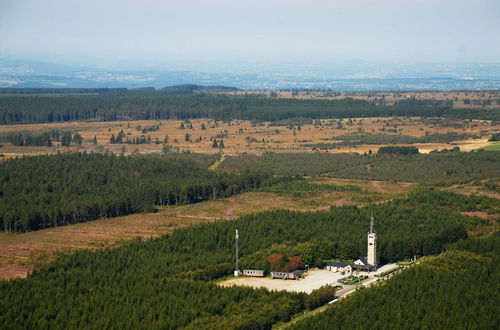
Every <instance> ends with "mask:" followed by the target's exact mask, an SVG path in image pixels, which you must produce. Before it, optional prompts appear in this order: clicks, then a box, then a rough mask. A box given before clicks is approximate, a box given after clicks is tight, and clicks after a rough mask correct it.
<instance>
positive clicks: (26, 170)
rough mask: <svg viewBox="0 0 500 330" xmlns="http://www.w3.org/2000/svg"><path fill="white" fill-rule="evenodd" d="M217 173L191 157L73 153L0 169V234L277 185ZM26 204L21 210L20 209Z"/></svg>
mask: <svg viewBox="0 0 500 330" xmlns="http://www.w3.org/2000/svg"><path fill="white" fill-rule="evenodd" d="M276 180H277V179H273V178H272V176H271V175H266V174H263V173H256V172H252V171H246V172H244V173H243V174H241V175H236V174H216V173H214V172H211V171H208V170H207V169H206V167H205V168H203V167H201V166H200V164H198V163H197V162H195V161H194V160H192V159H190V158H188V157H182V156H176V155H171V156H169V155H149V156H115V155H112V154H109V155H106V154H105V155H102V154H82V153H68V154H58V155H49V156H37V157H24V158H18V159H13V160H10V161H7V162H5V163H2V164H0V229H1V230H2V231H7V232H22V231H32V230H38V229H42V228H47V227H52V226H62V225H69V224H75V223H79V222H84V221H89V220H95V219H98V218H102V217H116V216H121V215H127V214H131V213H139V212H150V211H153V210H154V206H155V205H177V204H186V203H195V202H199V201H203V200H207V199H211V198H220V197H227V196H231V195H233V194H236V193H240V192H242V191H247V190H251V189H255V188H258V187H260V186H261V185H264V184H268V183H271V182H273V181H276ZM21 205H22V207H20V206H21Z"/></svg>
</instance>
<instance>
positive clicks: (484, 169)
mask: <svg viewBox="0 0 500 330" xmlns="http://www.w3.org/2000/svg"><path fill="white" fill-rule="evenodd" d="M499 162H500V152H496V151H491V152H490V151H488V152H453V151H446V152H432V153H430V154H411V152H410V154H406V155H405V154H403V155H401V154H391V153H389V154H387V153H381V154H372V155H368V154H366V155H360V154H355V153H351V154H347V153H346V154H321V153H316V154H299V153H296V154H278V153H265V154H263V155H262V156H255V155H241V156H239V157H228V158H227V160H226V161H225V162H224V163H223V164H221V166H220V168H221V169H223V170H226V171H228V172H231V171H247V170H249V169H254V170H260V171H266V172H272V173H275V174H281V175H292V176H297V175H298V176H303V175H309V176H310V175H326V176H331V177H337V178H352V179H365V180H385V181H406V182H423V183H435V184H450V183H461V182H469V181H471V180H480V179H485V178H491V177H497V176H499V175H500V167H499V166H498V164H499Z"/></svg>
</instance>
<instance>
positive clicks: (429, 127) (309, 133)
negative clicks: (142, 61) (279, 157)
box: [0, 117, 500, 158]
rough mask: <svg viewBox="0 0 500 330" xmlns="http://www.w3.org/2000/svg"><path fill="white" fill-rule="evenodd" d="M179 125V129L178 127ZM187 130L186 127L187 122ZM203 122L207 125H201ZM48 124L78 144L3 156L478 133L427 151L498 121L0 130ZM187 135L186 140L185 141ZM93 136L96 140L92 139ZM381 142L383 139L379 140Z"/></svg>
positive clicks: (228, 149) (263, 147) (203, 149)
mask: <svg viewBox="0 0 500 330" xmlns="http://www.w3.org/2000/svg"><path fill="white" fill-rule="evenodd" d="M181 124H183V125H184V127H185V128H184V129H180V126H181ZM191 125H192V129H191V128H188V127H191ZM202 125H204V127H205V128H206V129H201V127H202ZM151 127H155V128H156V127H158V129H157V130H153V131H148V132H146V133H143V130H144V129H145V128H151ZM51 129H57V130H59V131H71V132H73V133H74V132H78V133H79V134H80V135H81V136H82V137H83V143H82V146H81V147H80V148H76V147H61V146H59V143H58V142H55V143H54V146H53V147H30V146H21V147H19V146H12V145H10V144H9V143H3V147H1V148H0V153H1V154H3V155H4V157H5V158H11V157H17V156H19V155H23V154H39V153H55V152H58V151H75V150H80V151H84V150H86V151H104V150H109V151H111V152H114V153H121V152H125V154H131V153H155V152H161V151H162V149H163V143H164V141H165V138H166V137H168V144H169V145H170V146H172V147H173V148H175V150H189V151H191V152H195V153H217V152H220V151H221V150H219V149H217V148H212V143H213V141H212V140H213V139H217V140H218V141H220V140H221V139H222V140H223V141H224V146H225V148H224V150H223V152H224V153H226V154H228V155H237V154H239V153H244V152H246V153H255V154H261V153H263V152H312V151H317V150H315V149H314V148H313V147H311V146H304V145H306V144H315V143H334V142H339V141H340V140H338V137H339V136H342V135H346V134H385V135H409V136H413V137H422V136H425V135H426V134H434V133H441V134H443V133H449V132H455V133H459V134H462V133H467V134H470V135H475V136H477V137H478V138H475V139H467V140H464V141H454V142H453V143H452V144H447V143H419V144H414V145H415V146H416V147H418V148H419V149H420V150H421V152H430V151H432V150H436V149H449V148H452V147H453V146H458V147H460V149H461V150H464V151H470V150H472V149H477V148H482V147H486V146H488V145H489V144H491V143H490V142H488V141H487V140H488V138H489V137H490V135H491V134H492V132H496V131H500V125H498V124H497V125H495V124H493V123H492V122H489V121H467V120H452V119H436V118H434V119H432V118H416V117H412V118H407V117H394V118H392V117H391V118H364V119H359V118H358V119H356V118H352V119H344V120H333V119H332V120H317V121H315V122H314V123H312V124H306V125H302V126H301V127H300V130H299V129H297V127H296V126H295V127H289V126H274V125H271V124H270V123H261V124H252V123H251V122H249V121H241V120H233V121H231V122H222V121H214V120H210V119H193V120H191V121H190V123H183V122H182V121H179V120H162V121H130V122H125V121H122V122H67V123H53V124H39V125H2V126H0V134H3V135H5V134H12V133H18V132H31V133H35V134H36V133H41V132H45V131H48V130H51ZM121 131H123V132H124V134H125V136H126V137H127V138H129V139H136V138H140V137H145V138H148V137H150V138H151V142H150V143H148V144H126V143H124V144H110V138H111V136H112V135H114V136H115V137H116V136H118V134H119V133H120V132H121ZM186 134H189V141H186ZM94 136H95V137H96V138H97V142H98V143H97V145H94V144H93V143H92V140H93V138H94ZM384 145H385V144H384ZM380 146H381V145H358V146H355V147H352V146H344V147H338V148H336V149H329V150H321V152H330V153H341V152H360V153H364V152H368V151H369V150H372V151H373V152H375V151H376V150H378V148H379V147H380Z"/></svg>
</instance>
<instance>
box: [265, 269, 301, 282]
mask: <svg viewBox="0 0 500 330" xmlns="http://www.w3.org/2000/svg"><path fill="white" fill-rule="evenodd" d="M271 278H272V279H275V278H281V279H282V280H298V279H299V278H302V271H300V270H296V271H293V272H271Z"/></svg>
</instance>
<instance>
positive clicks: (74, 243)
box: [0, 179, 414, 279]
mask: <svg viewBox="0 0 500 330" xmlns="http://www.w3.org/2000/svg"><path fill="white" fill-rule="evenodd" d="M311 182H315V183H337V184H356V185H359V186H360V187H361V188H362V189H363V191H362V192H337V191H336V192H321V193H318V194H313V195H311V196H307V197H303V196H301V197H300V198H298V197H293V196H291V195H283V194H275V193H269V192H248V193H244V194H241V195H237V196H233V197H230V198H226V199H220V200H213V201H206V202H202V203H198V204H190V205H181V206H168V207H160V208H159V210H158V212H156V213H147V214H133V215H128V216H124V217H117V218H112V219H101V220H96V221H90V222H86V223H79V224H76V225H71V226H63V227H55V228H48V229H43V230H39V231H34V232H28V233H19V234H7V233H0V279H12V278H19V277H25V276H26V275H27V274H28V273H29V272H30V271H31V270H33V269H34V268H36V267H38V266H39V265H41V264H44V263H47V262H49V261H50V260H52V259H53V258H54V256H55V255H56V254H57V253H58V252H62V253H68V252H71V251H74V250H76V249H100V248H109V247H114V246H119V245H120V244H125V243H126V242H129V241H130V240H133V239H138V238H139V239H149V238H152V237H158V236H161V235H164V234H168V233H170V232H172V231H173V230H174V229H176V228H182V227H186V226H190V225H193V224H197V223H203V222H209V221H216V220H219V219H225V220H231V219H235V218H237V217H239V216H242V215H246V214H250V213H254V212H256V211H257V210H258V211H265V210H272V209H291V210H297V211H319V210H327V209H328V208H329V207H330V206H332V205H338V206H340V205H364V204H367V203H373V202H384V201H388V200H390V199H392V198H395V197H397V196H401V195H403V194H406V193H408V192H409V191H410V190H411V188H412V187H414V184H410V183H401V184H397V183H389V182H379V181H374V182H372V181H363V180H348V179H319V180H314V181H311Z"/></svg>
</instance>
